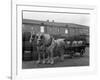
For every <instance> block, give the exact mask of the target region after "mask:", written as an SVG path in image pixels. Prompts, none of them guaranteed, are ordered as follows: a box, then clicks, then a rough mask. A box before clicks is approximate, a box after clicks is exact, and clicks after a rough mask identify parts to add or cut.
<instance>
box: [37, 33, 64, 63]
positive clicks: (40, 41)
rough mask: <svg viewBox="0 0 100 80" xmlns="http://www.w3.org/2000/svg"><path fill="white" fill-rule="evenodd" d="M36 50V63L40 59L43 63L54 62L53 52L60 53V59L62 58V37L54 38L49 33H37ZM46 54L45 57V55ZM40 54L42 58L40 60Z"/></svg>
mask: <svg viewBox="0 0 100 80" xmlns="http://www.w3.org/2000/svg"><path fill="white" fill-rule="evenodd" d="M37 51H38V63H40V62H41V61H42V62H43V64H44V63H46V61H47V63H49V64H54V54H55V53H57V54H58V53H60V57H61V60H62V61H63V60H64V39H57V40H54V38H53V37H52V36H51V35H50V34H46V33H37ZM46 54H47V55H48V56H47V59H46V57H45V55H46ZM41 55H42V57H43V59H42V60H41Z"/></svg>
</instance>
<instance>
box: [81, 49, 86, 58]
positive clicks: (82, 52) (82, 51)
mask: <svg viewBox="0 0 100 80" xmlns="http://www.w3.org/2000/svg"><path fill="white" fill-rule="evenodd" d="M84 52H85V50H84V49H82V50H81V52H80V56H81V57H82V56H83V54H84Z"/></svg>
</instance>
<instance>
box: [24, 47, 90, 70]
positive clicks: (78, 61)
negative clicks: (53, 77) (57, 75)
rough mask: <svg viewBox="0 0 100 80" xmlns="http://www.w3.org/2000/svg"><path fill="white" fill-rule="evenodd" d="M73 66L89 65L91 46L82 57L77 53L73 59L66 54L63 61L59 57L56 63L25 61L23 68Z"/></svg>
mask: <svg viewBox="0 0 100 80" xmlns="http://www.w3.org/2000/svg"><path fill="white" fill-rule="evenodd" d="M73 66H89V48H86V52H85V54H84V56H83V57H80V56H79V55H78V54H76V56H75V57H73V58H72V59H71V58H69V56H67V55H66V57H65V60H64V61H63V62H61V61H59V60H58V59H56V60H55V64H53V65H51V64H36V63H35V62H34V61H23V62H22V68H23V69H32V68H47V67H73Z"/></svg>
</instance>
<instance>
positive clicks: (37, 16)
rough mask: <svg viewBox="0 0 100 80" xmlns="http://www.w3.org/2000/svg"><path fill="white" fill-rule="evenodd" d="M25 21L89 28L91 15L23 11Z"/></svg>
mask: <svg viewBox="0 0 100 80" xmlns="http://www.w3.org/2000/svg"><path fill="white" fill-rule="evenodd" d="M23 19H33V20H42V21H47V20H49V21H50V22H52V20H54V21H55V22H64V23H76V24H81V25H86V26H89V24H90V15H89V14H68V13H46V12H28V11H23Z"/></svg>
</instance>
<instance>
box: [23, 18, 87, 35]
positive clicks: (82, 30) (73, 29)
mask: <svg viewBox="0 0 100 80" xmlns="http://www.w3.org/2000/svg"><path fill="white" fill-rule="evenodd" d="M22 31H23V32H31V31H34V32H36V33H37V32H44V33H49V34H51V35H61V36H65V37H67V36H75V35H81V34H82V35H83V34H84V35H89V27H88V26H84V25H79V24H74V23H60V22H59V23H58V22H54V20H53V21H52V22H49V20H47V21H39V20H29V19H23V21H22Z"/></svg>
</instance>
